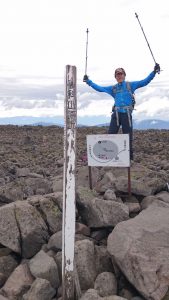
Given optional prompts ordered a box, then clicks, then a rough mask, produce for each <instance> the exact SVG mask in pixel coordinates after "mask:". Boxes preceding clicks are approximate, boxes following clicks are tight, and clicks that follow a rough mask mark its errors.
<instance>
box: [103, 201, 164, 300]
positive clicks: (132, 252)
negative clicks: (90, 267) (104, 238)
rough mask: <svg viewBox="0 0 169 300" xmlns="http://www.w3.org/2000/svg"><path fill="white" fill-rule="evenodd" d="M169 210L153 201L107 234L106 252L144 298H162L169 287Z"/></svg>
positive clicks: (156, 299) (157, 299) (154, 299)
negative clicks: (135, 215)
mask: <svg viewBox="0 0 169 300" xmlns="http://www.w3.org/2000/svg"><path fill="white" fill-rule="evenodd" d="M168 216H169V209H168V208H167V207H164V206H160V204H158V205H156V204H152V205H150V206H149V207H148V208H147V209H145V210H143V211H142V212H141V213H140V214H139V215H138V216H137V217H135V218H133V219H130V220H128V221H126V222H121V223H119V224H118V225H117V226H116V227H115V229H114V230H113V232H112V233H111V234H110V235H109V237H108V251H109V253H110V254H111V255H112V258H113V260H115V262H116V263H117V265H118V266H119V268H120V269H121V271H122V272H123V274H124V275H125V276H126V277H127V279H128V280H129V281H130V282H131V283H132V285H134V286H135V288H136V289H137V290H138V291H139V292H140V293H141V294H142V295H143V297H145V298H146V299H149V300H150V299H151V300H161V299H162V298H163V296H164V295H165V294H166V292H167V290H168V286H169V217H168Z"/></svg>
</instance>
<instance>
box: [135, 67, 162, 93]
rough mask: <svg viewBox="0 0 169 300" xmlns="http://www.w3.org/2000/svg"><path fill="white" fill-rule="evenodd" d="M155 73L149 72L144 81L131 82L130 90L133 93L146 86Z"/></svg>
mask: <svg viewBox="0 0 169 300" xmlns="http://www.w3.org/2000/svg"><path fill="white" fill-rule="evenodd" d="M155 75H156V73H155V72H154V71H153V72H151V73H150V74H149V75H148V76H147V77H146V78H145V79H142V80H139V81H131V82H130V84H131V89H132V92H134V91H135V90H136V89H138V88H141V87H144V86H146V85H147V84H149V83H150V81H151V80H152V79H153V78H154V77H155Z"/></svg>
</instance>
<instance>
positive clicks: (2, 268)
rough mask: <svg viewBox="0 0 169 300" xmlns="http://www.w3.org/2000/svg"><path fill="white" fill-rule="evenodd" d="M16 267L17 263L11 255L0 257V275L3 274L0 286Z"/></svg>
mask: <svg viewBox="0 0 169 300" xmlns="http://www.w3.org/2000/svg"><path fill="white" fill-rule="evenodd" d="M17 266H18V262H17V260H16V258H15V257H14V256H13V255H7V256H0V274H3V277H1V279H0V286H2V285H3V284H4V283H5V281H6V280H7V278H8V277H9V276H10V274H11V273H12V272H13V271H14V269H15V268H16V267H17Z"/></svg>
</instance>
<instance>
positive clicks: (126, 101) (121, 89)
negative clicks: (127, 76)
mask: <svg viewBox="0 0 169 300" xmlns="http://www.w3.org/2000/svg"><path fill="white" fill-rule="evenodd" d="M155 74H156V73H155V72H154V71H153V72H151V73H150V74H149V75H148V76H147V77H146V78H145V79H143V80H140V81H131V82H130V87H131V92H132V94H134V92H135V90H136V89H138V88H141V87H143V86H146V85H147V84H149V83H150V81H151V80H152V79H153V78H154V77H155ZM86 83H87V84H88V85H89V86H91V87H92V88H93V89H94V90H96V91H97V92H104V93H107V94H109V95H110V96H112V97H113V98H114V100H115V103H114V104H115V106H116V107H121V108H120V109H119V110H118V111H119V112H126V109H123V108H122V107H124V106H130V105H132V99H133V98H132V95H131V93H130V91H129V90H128V89H127V84H126V81H123V82H121V83H117V84H116V85H115V89H113V86H112V85H110V86H100V85H97V84H96V83H94V82H92V81H91V80H90V79H88V80H87V82H86ZM114 90H115V91H116V92H114Z"/></svg>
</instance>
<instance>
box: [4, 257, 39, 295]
mask: <svg viewBox="0 0 169 300" xmlns="http://www.w3.org/2000/svg"><path fill="white" fill-rule="evenodd" d="M33 281H34V278H33V276H32V275H31V273H30V271H29V268H28V265H27V262H23V263H22V264H20V265H19V266H18V267H17V268H16V269H15V270H14V271H13V273H12V274H11V275H10V277H9V278H8V280H7V281H6V283H5V285H4V286H3V288H2V293H3V295H5V296H6V297H8V298H9V299H10V300H18V299H22V296H23V294H25V293H26V292H27V290H28V289H29V288H30V286H31V284H32V283H33Z"/></svg>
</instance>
